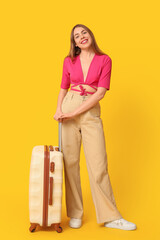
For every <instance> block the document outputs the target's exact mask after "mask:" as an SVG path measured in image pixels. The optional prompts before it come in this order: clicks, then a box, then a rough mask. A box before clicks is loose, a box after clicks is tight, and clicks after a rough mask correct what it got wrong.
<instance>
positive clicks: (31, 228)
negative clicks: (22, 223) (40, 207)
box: [29, 223, 37, 232]
mask: <svg viewBox="0 0 160 240" xmlns="http://www.w3.org/2000/svg"><path fill="white" fill-rule="evenodd" d="M36 227H37V224H35V223H31V226H30V228H29V231H30V232H34V231H35V230H36Z"/></svg>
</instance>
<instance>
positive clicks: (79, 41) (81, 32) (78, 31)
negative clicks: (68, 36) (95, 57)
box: [73, 27, 92, 49]
mask: <svg viewBox="0 0 160 240" xmlns="http://www.w3.org/2000/svg"><path fill="white" fill-rule="evenodd" d="M73 35H74V41H75V43H76V46H78V47H79V48H81V49H86V48H88V47H90V46H91V43H92V38H91V36H90V35H89V33H88V32H87V31H86V30H85V29H84V28H82V27H76V28H75V29H74V32H73ZM85 40H86V41H85Z"/></svg>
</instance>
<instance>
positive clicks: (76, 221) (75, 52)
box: [54, 24, 136, 230]
mask: <svg viewBox="0 0 160 240" xmlns="http://www.w3.org/2000/svg"><path fill="white" fill-rule="evenodd" d="M70 39H71V47H70V52H69V55H68V56H66V57H65V58H64V62H63V73H62V81H61V90H60V93H59V96H58V103H57V111H56V114H55V115H54V119H55V120H57V121H59V122H62V123H63V124H62V152H63V160H64V170H65V187H66V195H65V196H66V210H67V216H68V217H70V218H71V219H70V222H69V226H70V227H72V228H79V227H80V226H81V224H82V217H83V199H82V191H81V184H80V182H81V181H80V168H79V161H80V149H81V140H82V141H83V148H84V153H85V158H86V163H87V170H88V174H89V180H90V186H91V192H92V197H93V202H94V205H95V210H96V216H97V223H104V226H105V227H112V228H120V229H123V230H133V229H136V225H135V224H133V223H131V222H128V221H126V220H124V219H123V218H122V216H121V213H120V212H119V211H118V209H117V206H116V201H115V198H114V194H113V190H112V186H111V182H110V177H109V173H108V159H107V153H106V146H105V137H104V130H103V123H102V119H101V107H100V104H99V101H100V100H101V99H102V98H103V97H104V96H105V93H106V91H107V90H109V89H110V78H111V68H112V61H111V58H110V57H109V56H108V55H107V54H105V53H103V52H102V51H101V50H100V49H99V47H98V45H97V43H96V41H95V38H94V35H93V33H92V31H91V30H90V29H89V28H87V27H86V26H85V25H82V24H77V25H76V26H74V27H73V29H72V31H71V38H70ZM70 85H71V89H70V91H68V89H69V87H70ZM107 222H111V223H110V225H108V224H107Z"/></svg>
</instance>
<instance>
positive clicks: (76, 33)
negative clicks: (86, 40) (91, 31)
mask: <svg viewBox="0 0 160 240" xmlns="http://www.w3.org/2000/svg"><path fill="white" fill-rule="evenodd" d="M83 31H85V30H84V29H83V30H82V31H81V32H83ZM77 34H78V33H76V34H75V35H74V36H76V35H77Z"/></svg>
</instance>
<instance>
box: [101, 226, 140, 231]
mask: <svg viewBox="0 0 160 240" xmlns="http://www.w3.org/2000/svg"><path fill="white" fill-rule="evenodd" d="M104 227H107V228H115V229H116V228H117V229H121V230H128V231H132V230H136V229H137V228H136V227H132V228H131V227H129V228H127V227H126V228H124V227H123V228H122V227H120V226H117V227H109V226H104Z"/></svg>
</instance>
